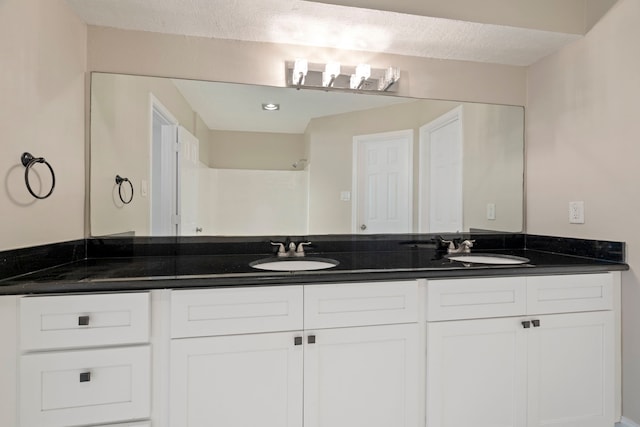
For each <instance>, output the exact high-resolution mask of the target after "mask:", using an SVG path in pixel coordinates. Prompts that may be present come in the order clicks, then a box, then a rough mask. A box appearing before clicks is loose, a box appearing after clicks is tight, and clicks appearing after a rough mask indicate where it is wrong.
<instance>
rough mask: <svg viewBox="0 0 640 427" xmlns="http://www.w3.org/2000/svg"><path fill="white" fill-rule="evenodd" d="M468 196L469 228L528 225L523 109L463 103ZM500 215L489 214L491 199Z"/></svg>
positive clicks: (466, 221)
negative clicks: (526, 218) (526, 219)
mask: <svg viewBox="0 0 640 427" xmlns="http://www.w3.org/2000/svg"><path fill="white" fill-rule="evenodd" d="M463 123H464V125H463V135H464V160H463V172H462V175H463V182H464V184H463V192H464V193H463V200H464V206H463V211H464V220H463V224H464V225H465V230H468V229H469V228H479V229H484V230H495V231H519V230H522V229H523V228H524V223H523V221H524V188H523V186H524V182H523V180H524V177H523V172H524V135H523V130H524V111H523V109H521V108H515V107H507V106H504V105H487V104H464V107H463ZM488 203H493V204H494V205H495V213H496V217H495V220H489V219H487V204H488Z"/></svg>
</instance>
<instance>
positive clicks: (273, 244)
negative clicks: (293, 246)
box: [270, 242, 287, 256]
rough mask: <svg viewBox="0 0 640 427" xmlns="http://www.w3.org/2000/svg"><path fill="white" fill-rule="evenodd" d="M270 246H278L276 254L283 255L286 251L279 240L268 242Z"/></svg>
mask: <svg viewBox="0 0 640 427" xmlns="http://www.w3.org/2000/svg"><path fill="white" fill-rule="evenodd" d="M270 243H271V245H272V246H278V256H283V255H285V254H286V253H287V251H286V250H285V249H284V243H280V242H270Z"/></svg>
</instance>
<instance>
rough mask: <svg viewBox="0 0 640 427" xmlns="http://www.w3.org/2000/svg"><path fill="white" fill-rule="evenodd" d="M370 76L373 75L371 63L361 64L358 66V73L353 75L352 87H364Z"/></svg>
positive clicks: (358, 88)
mask: <svg viewBox="0 0 640 427" xmlns="http://www.w3.org/2000/svg"><path fill="white" fill-rule="evenodd" d="M369 77H371V65H369V64H359V65H358V66H357V67H356V73H355V74H352V75H351V84H350V87H351V89H357V90H360V89H362V88H363V87H364V84H365V83H366V82H367V79H368V78H369Z"/></svg>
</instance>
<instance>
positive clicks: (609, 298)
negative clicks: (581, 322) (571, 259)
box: [527, 274, 613, 314]
mask: <svg viewBox="0 0 640 427" xmlns="http://www.w3.org/2000/svg"><path fill="white" fill-rule="evenodd" d="M595 310H613V276H612V275H611V274H574V275H564V276H562V275H560V276H531V277H528V278H527V314H548V313H569V312H576V311H595Z"/></svg>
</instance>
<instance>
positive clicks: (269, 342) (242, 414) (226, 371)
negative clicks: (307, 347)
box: [170, 332, 303, 427]
mask: <svg viewBox="0 0 640 427" xmlns="http://www.w3.org/2000/svg"><path fill="white" fill-rule="evenodd" d="M296 335H297V336H301V335H302V333H295V332H282V333H273V334H250V335H237V336H224V337H212V338H191V339H182V340H174V341H173V342H172V343H171V363H172V368H171V400H170V401H171V405H172V407H171V426H172V427H211V426H224V427H247V426H261V427H301V426H302V405H303V402H302V354H303V350H302V347H303V346H302V345H295V344H294V339H295V336H296Z"/></svg>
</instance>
